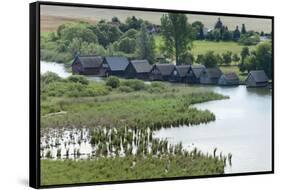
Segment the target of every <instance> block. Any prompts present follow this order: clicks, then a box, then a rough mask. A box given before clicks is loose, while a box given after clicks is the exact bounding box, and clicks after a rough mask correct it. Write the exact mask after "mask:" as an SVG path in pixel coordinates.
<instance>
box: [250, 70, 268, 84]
mask: <svg viewBox="0 0 281 190" xmlns="http://www.w3.org/2000/svg"><path fill="white" fill-rule="evenodd" d="M250 75H251V76H252V77H253V79H254V80H255V81H256V82H267V81H268V77H267V75H266V74H265V72H264V70H256V71H250V73H249V75H248V77H249V76H250Z"/></svg>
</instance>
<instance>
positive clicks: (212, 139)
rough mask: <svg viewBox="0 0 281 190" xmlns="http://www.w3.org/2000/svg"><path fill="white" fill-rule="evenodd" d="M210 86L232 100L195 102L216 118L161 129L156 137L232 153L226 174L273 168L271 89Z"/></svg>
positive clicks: (208, 149) (206, 150) (210, 150)
mask: <svg viewBox="0 0 281 190" xmlns="http://www.w3.org/2000/svg"><path fill="white" fill-rule="evenodd" d="M198 88H208V89H210V90H214V91H216V92H218V93H221V94H224V95H228V96H230V99H226V100H218V101H212V102H206V103H202V104H197V105H194V106H195V107H197V108H198V109H202V110H204V109H208V110H210V111H212V112H213V113H214V114H215V115H216V121H214V122H210V123H208V124H201V125H197V126H193V127H186V126H183V127H180V128H171V129H161V130H159V131H158V132H156V133H155V137H159V138H168V139H169V141H170V142H171V143H177V142H180V141H181V142H182V143H183V145H184V147H185V148H187V149H193V148H194V147H197V148H199V149H200V150H202V151H203V152H210V153H211V152H212V151H213V150H214V148H218V152H223V153H224V154H227V153H232V155H233V157H232V167H229V166H228V167H227V168H226V170H225V172H226V173H238V172H239V173H240V172H256V171H268V170H271V148H272V147H271V106H272V101H271V90H270V89H247V88H246V87H245V86H239V87H206V86H205V87H202V86H200V87H198Z"/></svg>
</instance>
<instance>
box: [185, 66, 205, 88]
mask: <svg viewBox="0 0 281 190" xmlns="http://www.w3.org/2000/svg"><path fill="white" fill-rule="evenodd" d="M205 69H206V67H205V66H204V65H191V66H190V67H189V69H188V71H187V83H191V84H192V83H200V75H201V73H202V72H203V71H204V70H205Z"/></svg>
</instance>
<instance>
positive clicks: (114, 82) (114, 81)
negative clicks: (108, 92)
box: [106, 76, 120, 88]
mask: <svg viewBox="0 0 281 190" xmlns="http://www.w3.org/2000/svg"><path fill="white" fill-rule="evenodd" d="M106 85H107V86H110V87H111V88H117V87H119V85H120V80H119V79H118V78H117V77H115V76H110V77H108V79H107V80H106Z"/></svg>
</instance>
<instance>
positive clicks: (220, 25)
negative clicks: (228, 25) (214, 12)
mask: <svg viewBox="0 0 281 190" xmlns="http://www.w3.org/2000/svg"><path fill="white" fill-rule="evenodd" d="M222 28H223V23H222V21H221V19H220V17H219V18H218V20H217V22H216V24H215V26H214V29H218V30H221V29H222Z"/></svg>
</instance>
